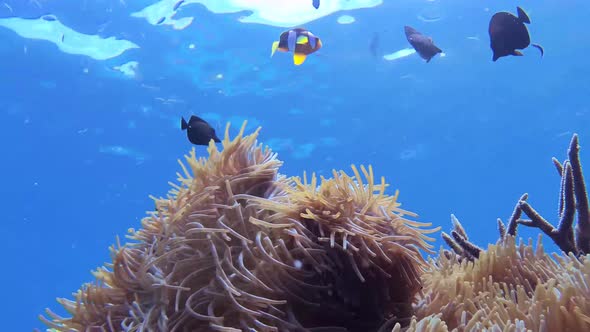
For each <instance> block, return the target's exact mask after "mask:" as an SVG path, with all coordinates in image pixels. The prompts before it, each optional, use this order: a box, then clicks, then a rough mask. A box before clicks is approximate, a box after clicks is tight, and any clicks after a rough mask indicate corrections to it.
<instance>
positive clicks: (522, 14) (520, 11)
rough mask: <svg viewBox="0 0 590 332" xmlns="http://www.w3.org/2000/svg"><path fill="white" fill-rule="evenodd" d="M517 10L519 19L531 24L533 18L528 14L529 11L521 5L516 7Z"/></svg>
mask: <svg viewBox="0 0 590 332" xmlns="http://www.w3.org/2000/svg"><path fill="white" fill-rule="evenodd" d="M516 12H517V13H518V20H519V21H520V22H522V23H526V24H530V23H531V19H530V18H529V16H528V15H527V13H526V12H525V11H524V9H522V8H520V7H516Z"/></svg>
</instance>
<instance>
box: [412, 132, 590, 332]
mask: <svg viewBox="0 0 590 332" xmlns="http://www.w3.org/2000/svg"><path fill="white" fill-rule="evenodd" d="M568 154H569V158H570V160H569V161H566V162H564V164H563V165H562V164H561V163H559V162H558V161H557V159H555V158H553V162H554V164H555V166H556V168H557V169H558V172H559V173H560V174H561V176H562V182H561V190H560V204H559V217H560V223H559V226H558V227H557V228H554V227H553V226H552V225H551V224H549V222H547V221H546V220H545V219H543V218H542V217H541V216H540V215H539V214H538V213H537V212H536V211H535V210H534V209H533V208H532V207H531V206H530V205H529V204H528V203H527V202H526V200H527V198H528V194H524V195H523V196H522V197H521V198H520V199H519V201H518V203H517V205H516V206H515V208H514V211H513V213H512V216H511V217H510V220H509V222H508V224H507V226H505V225H504V223H503V222H502V221H501V220H499V219H498V230H499V232H500V238H499V240H498V242H497V244H495V245H490V246H489V247H488V249H487V250H483V249H481V248H479V247H477V246H476V245H475V244H473V243H472V242H470V241H469V238H468V236H467V233H466V232H465V230H464V228H463V227H462V225H461V224H460V223H459V221H458V220H457V219H456V218H454V216H452V219H453V228H454V229H453V231H452V232H451V235H452V237H451V236H449V235H447V234H446V233H443V239H444V240H445V242H446V243H447V244H448V245H449V247H451V249H452V250H453V252H448V251H442V252H441V255H440V256H439V258H438V259H437V260H431V262H430V263H431V264H430V265H431V266H432V268H431V269H430V270H429V272H427V273H426V274H424V275H423V281H424V285H425V289H424V294H425V296H424V297H423V298H422V299H421V301H420V302H419V303H418V304H417V306H416V312H415V313H416V317H414V319H413V320H412V322H411V324H410V327H409V329H408V331H472V330H476V331H480V330H484V329H485V330H488V331H525V330H526V331H528V330H532V331H588V330H590V286H589V285H590V256H589V255H587V254H588V250H587V248H588V239H590V224H589V223H590V220H589V219H588V215H589V213H588V195H587V193H586V186H585V183H584V178H583V175H582V167H581V164H580V159H579V145H578V137H577V135H574V137H573V138H572V142H571V144H570V149H569V152H568ZM523 212H524V213H525V214H526V215H528V216H529V217H530V218H531V220H523V219H521V216H522V213H523ZM576 212H577V215H578V223H577V226H576V232H575V235H574V229H573V224H574V217H575V214H576ZM518 224H523V225H527V226H534V227H538V228H539V229H541V230H542V231H543V232H544V233H545V234H547V235H548V236H549V237H550V238H551V239H552V240H553V241H554V242H555V243H556V244H557V245H558V246H559V247H560V249H562V250H563V251H564V253H565V255H557V254H555V255H553V257H551V256H549V255H548V254H546V253H545V251H544V250H543V247H542V245H541V243H540V237H539V244H538V245H537V249H536V250H533V247H532V244H530V243H529V245H526V246H525V245H522V244H520V245H518V246H517V245H516V244H515V237H516V230H517V226H518ZM584 255H586V256H584Z"/></svg>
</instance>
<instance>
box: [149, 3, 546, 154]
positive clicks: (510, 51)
mask: <svg viewBox="0 0 590 332" xmlns="http://www.w3.org/2000/svg"><path fill="white" fill-rule="evenodd" d="M183 1H184V0H181V1H179V2H178V3H177V5H176V7H178V6H179V5H180V4H181V3H182V2H183ZM312 5H313V7H314V8H315V9H319V8H320V0H312ZM516 13H517V14H516V15H514V14H512V13H510V12H506V11H501V12H497V13H495V14H494V15H493V16H492V18H491V19H490V23H489V27H488V33H489V37H490V48H491V49H492V61H494V62H495V61H497V60H498V59H500V58H502V57H506V56H509V55H512V56H523V53H522V52H521V50H523V49H525V48H527V47H529V45H530V46H533V47H535V48H536V49H538V50H539V52H540V53H541V57H542V56H543V55H544V53H545V51H544V49H543V47H542V46H541V45H539V44H535V43H531V38H530V34H529V31H528V29H527V26H526V24H531V20H530V18H529V16H528V14H527V13H526V12H525V11H524V10H523V9H522V8H521V7H516ZM162 21H163V20H162ZM160 23H161V22H160ZM404 33H405V35H406V39H407V40H408V43H410V45H411V46H412V47H413V48H414V50H415V51H416V53H418V55H419V56H420V57H421V58H422V59H424V60H425V61H426V62H430V60H431V59H432V58H433V57H434V56H436V55H437V54H441V53H443V51H442V49H440V48H439V47H438V46H436V45H435V44H434V41H433V39H432V37H429V36H425V35H423V34H422V33H421V32H419V31H418V30H416V29H414V28H412V27H411V26H408V25H406V26H404ZM377 42H378V35H377V34H376V35H375V36H373V39H372V40H371V44H370V46H369V49H370V51H371V54H373V55H374V56H375V55H376V48H377V46H376V43H377ZM321 48H322V41H321V39H320V38H319V37H317V36H316V35H314V34H313V33H312V32H311V31H309V30H306V29H304V28H294V29H289V30H287V31H284V32H282V33H281V34H280V36H279V40H277V41H274V42H273V43H272V48H271V57H272V56H274V54H275V53H276V51H280V52H285V53H288V52H293V63H294V64H295V65H296V66H300V65H302V64H303V63H304V62H305V60H306V59H307V56H308V55H310V54H312V53H315V52H317V51H318V50H319V49H321ZM181 129H182V130H186V131H187V137H188V139H189V141H190V142H191V143H193V144H195V145H208V144H209V142H211V140H213V141H214V142H216V143H218V142H220V140H219V138H218V137H217V135H216V134H215V129H213V128H212V127H211V126H210V125H209V123H207V122H206V121H205V120H203V119H201V118H199V117H197V116H195V115H193V116H191V118H190V120H189V121H188V122H186V121H185V120H184V118H182V121H181Z"/></svg>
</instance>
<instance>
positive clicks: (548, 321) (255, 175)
mask: <svg viewBox="0 0 590 332" xmlns="http://www.w3.org/2000/svg"><path fill="white" fill-rule="evenodd" d="M244 128H245V124H244V126H242V128H241V130H240V132H239V134H238V135H237V137H235V138H234V139H233V140H230V138H229V125H228V127H227V128H226V132H225V138H224V140H223V142H222V145H223V150H221V151H220V150H218V149H217V148H216V146H215V145H214V144H211V145H209V148H208V152H209V158H197V157H196V154H195V150H193V151H192V152H191V153H190V154H189V155H188V156H186V165H185V164H183V163H181V166H182V169H183V173H179V174H178V184H172V186H173V189H172V190H171V191H170V193H169V194H168V195H167V197H165V198H158V199H156V198H154V199H155V202H156V211H154V212H151V213H150V215H149V216H148V217H146V218H144V219H143V221H142V227H141V229H139V230H137V231H136V230H130V231H129V235H128V238H129V240H130V241H129V243H126V244H124V245H121V244H117V245H116V246H114V247H112V249H111V251H112V263H108V264H105V266H104V267H102V268H100V269H98V270H97V271H95V272H94V276H95V278H96V281H95V282H93V283H88V284H86V285H84V286H83V287H82V288H81V289H80V290H79V291H78V292H77V293H76V294H75V300H73V301H71V300H66V299H59V300H58V301H59V302H60V303H61V304H62V305H63V306H64V307H65V309H66V310H67V311H68V312H69V313H70V315H71V316H70V317H59V316H58V315H56V314H54V313H53V312H51V311H50V310H48V315H49V317H50V318H49V319H47V318H44V317H42V320H43V321H44V322H45V323H46V324H47V325H48V326H49V327H51V330H52V331H55V332H57V331H224V332H233V331H265V332H266V331H353V332H356V331H359V332H360V331H363V332H365V331H378V332H384V331H393V332H401V331H404V332H445V331H453V332H464V331H494V332H499V331H506V332H508V331H590V253H589V248H590V241H589V239H590V220H589V215H590V213H589V211H588V195H587V192H586V186H585V182H584V177H583V174H582V166H581V163H580V159H579V144H578V137H577V135H574V137H573V139H572V142H571V144H570V149H569V152H568V153H569V160H566V161H565V162H564V163H563V164H562V163H560V162H558V161H557V159H555V158H554V159H553V160H554V165H555V166H556V168H557V170H558V172H559V174H560V175H561V178H562V181H561V190H560V202H559V210H558V212H559V219H560V221H559V224H558V226H557V227H553V226H552V225H551V224H550V223H549V222H548V221H546V220H545V219H544V218H542V217H541V216H540V215H539V214H538V213H537V212H536V211H535V210H534V209H533V208H532V207H531V205H530V204H529V203H528V202H527V200H528V194H524V195H522V196H521V197H520V199H519V200H518V202H517V204H516V205H515V207H514V210H513V213H512V215H511V217H510V218H509V220H508V222H507V223H506V224H504V222H502V220H500V219H498V220H497V222H498V231H499V234H500V236H499V238H498V241H497V242H496V243H495V244H489V245H488V246H487V248H485V249H484V248H482V247H479V246H477V245H475V244H474V243H473V242H472V241H470V239H469V237H468V234H467V232H466V231H465V228H464V227H463V226H462V225H461V223H460V222H459V220H458V219H457V218H456V217H455V216H454V215H452V216H451V221H452V224H453V230H452V231H451V232H450V235H449V234H447V233H444V232H443V233H442V237H443V239H444V241H445V242H446V243H447V244H448V245H449V247H450V249H451V250H443V249H442V248H441V250H440V251H439V254H438V256H437V257H435V258H429V259H428V260H426V259H424V258H423V253H424V252H428V253H432V254H434V252H432V251H431V248H432V245H431V244H429V242H431V241H433V239H432V238H430V237H429V236H428V235H429V234H431V233H434V232H437V231H438V230H439V228H431V226H430V224H426V223H419V222H417V221H414V220H411V219H412V218H414V217H416V215H415V214H413V213H411V212H409V211H405V210H403V209H401V207H400V203H399V202H398V192H395V194H394V195H393V196H391V195H388V194H386V188H387V184H386V182H385V179H384V178H381V179H380V182H376V181H375V175H374V173H373V169H372V168H371V167H362V166H361V167H360V168H357V167H355V166H352V174H351V175H349V174H346V173H345V172H343V171H340V172H337V171H333V173H332V178H323V177H321V178H320V179H318V178H317V177H316V176H315V175H312V176H311V177H310V178H309V179H308V178H307V176H306V175H305V174H304V176H303V177H302V178H299V177H291V178H288V177H286V176H283V175H281V174H280V173H279V168H280V166H281V162H280V161H279V160H278V159H277V156H276V154H274V153H273V152H272V151H271V150H270V149H269V148H265V147H263V146H262V145H261V144H259V143H258V142H257V135H258V130H257V131H256V132H254V133H253V134H250V135H248V136H244ZM523 214H524V215H526V216H528V218H530V219H523V218H522V216H523ZM576 216H577V223H576V227H575V229H574V221H575V220H574V219H575V217H576ZM518 225H525V226H531V227H537V228H539V229H541V230H542V231H543V233H545V234H546V235H548V236H549V237H550V238H551V239H552V240H553V241H554V242H555V243H556V244H557V245H558V246H559V248H560V249H561V250H563V253H561V254H557V253H554V254H549V253H547V252H546V251H545V250H544V248H543V245H542V242H541V235H539V239H538V241H537V244H536V247H534V246H533V244H532V240H529V241H528V243H526V244H524V243H522V242H520V243H517V240H516V235H517V228H518Z"/></svg>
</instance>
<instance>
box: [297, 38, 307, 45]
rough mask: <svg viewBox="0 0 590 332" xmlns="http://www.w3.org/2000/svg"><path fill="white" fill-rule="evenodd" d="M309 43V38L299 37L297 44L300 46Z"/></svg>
mask: <svg viewBox="0 0 590 332" xmlns="http://www.w3.org/2000/svg"><path fill="white" fill-rule="evenodd" d="M308 42H309V38H307V36H299V37H297V44H299V45H303V44H307V43H308Z"/></svg>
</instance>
